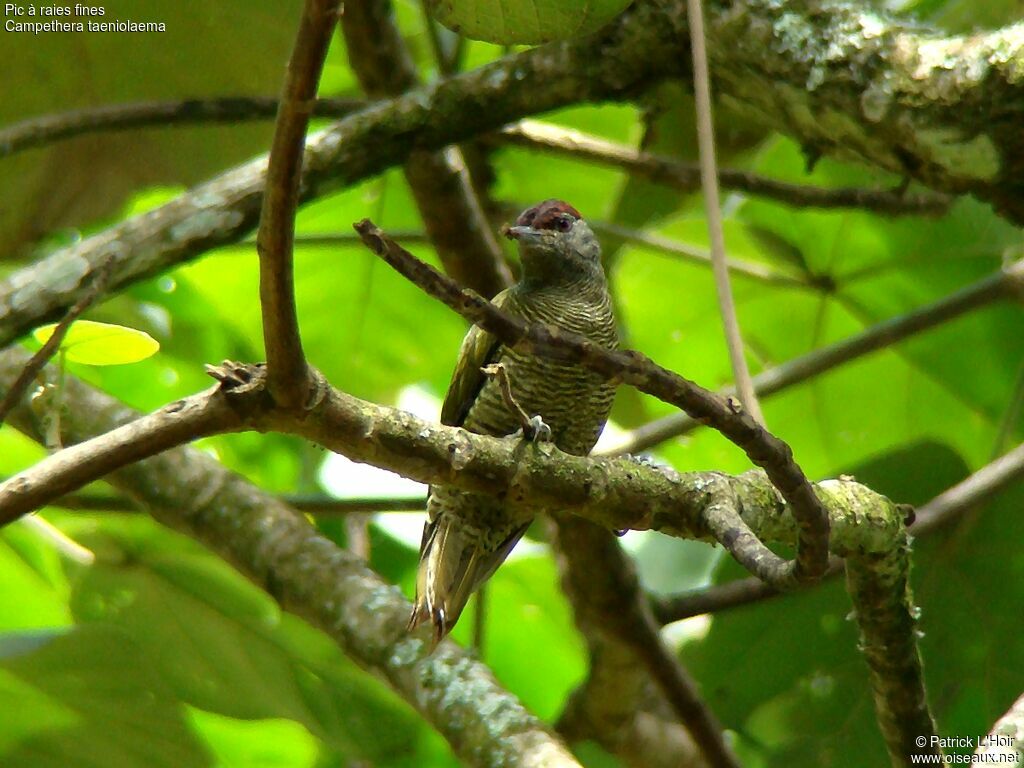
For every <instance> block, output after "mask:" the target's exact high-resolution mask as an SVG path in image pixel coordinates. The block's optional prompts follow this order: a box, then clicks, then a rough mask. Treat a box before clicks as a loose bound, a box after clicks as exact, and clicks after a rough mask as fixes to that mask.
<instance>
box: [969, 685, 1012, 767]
mask: <svg viewBox="0 0 1024 768" xmlns="http://www.w3.org/2000/svg"><path fill="white" fill-rule="evenodd" d="M974 754H975V755H979V756H981V755H985V756H986V757H985V758H982V759H980V760H978V762H979V763H981V762H990V763H1003V764H1005V765H1020V764H1021V763H1022V762H1024V695H1022V696H1021V697H1020V698H1019V699H1017V701H1015V702H1014V703H1013V706H1012V707H1010V709H1009V710H1008V711H1007V712H1006V714H1005V715H1003V716H1002V717H1000V718H999V719H998V720H997V721H996V724H995V725H994V726H992V730H991V731H989V733H988V735H987V736H986V738H985V741H984V742H983V743H982V744H979V745H978V748H977V749H976V750H975V752H974ZM989 756H990V757H989Z"/></svg>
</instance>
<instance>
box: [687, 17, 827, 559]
mask: <svg viewBox="0 0 1024 768" xmlns="http://www.w3.org/2000/svg"><path fill="white" fill-rule="evenodd" d="M686 16H687V18H688V19H689V21H690V50H691V52H692V54H693V92H694V101H695V103H696V107H697V146H698V148H699V153H700V183H701V188H702V189H703V190H704V216H705V218H706V219H707V225H708V242H709V243H710V244H711V271H712V273H714V276H715V293H716V294H717V295H718V311H719V313H720V314H721V316H722V329H723V331H724V332H725V346H726V349H727V350H728V351H729V364H730V365H731V366H732V377H733V380H734V381H735V382H736V394H737V395H738V396H739V399H740V402H741V403H742V404H743V407H744V408H746V409H747V411H749V412H750V415H751V416H752V417H753V418H754V421H756V422H758V423H759V424H761V425H764V424H765V421H764V414H763V413H762V412H761V404H760V403H759V402H758V400H757V393H756V392H755V391H754V385H753V383H752V382H751V380H750V368H749V367H748V366H747V356H746V350H745V349H744V347H743V336H742V334H741V332H740V321H739V318H737V317H736V303H735V301H733V297H732V286H731V285H730V282H729V268H728V266H726V262H725V234H724V232H723V231H722V209H721V208H720V207H719V194H718V163H717V162H716V161H715V129H714V124H713V120H712V118H711V76H710V75H709V74H708V56H707V44H706V42H705V40H704V6H703V5H702V3H701V0H686ZM819 575H820V574H819Z"/></svg>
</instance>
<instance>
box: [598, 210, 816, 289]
mask: <svg viewBox="0 0 1024 768" xmlns="http://www.w3.org/2000/svg"><path fill="white" fill-rule="evenodd" d="M592 226H593V229H594V231H595V232H596V233H598V234H599V235H600V234H608V235H611V236H613V237H617V238H619V239H621V240H624V241H625V242H627V243H630V244H632V245H639V246H641V247H644V248H650V249H652V250H655V251H661V252H662V253H665V254H668V255H670V256H675V257H677V258H679V259H682V260H683V261H688V262H690V263H692V264H701V265H705V266H711V252H710V251H708V250H706V249H704V248H698V247H697V246H693V245H688V244H683V243H680V242H679V241H677V240H672V239H670V238H667V237H663V236H661V235H655V234H651V233H649V232H642V231H640V230H636V229H630V228H628V227H622V226H619V225H618V224H606V223H603V222H596V223H594V224H593V225H592ZM725 263H726V266H727V267H728V268H729V271H730V272H733V273H735V274H737V275H743V276H744V277H749V278H751V279H753V280H757V281H758V282H761V283H765V284H767V285H776V286H783V287H786V288H804V289H806V288H813V287H815V286H814V284H813V283H812V282H809V281H808V280H805V279H801V278H799V277H794V276H792V275H787V274H786V273H784V272H779V271H777V270H774V269H772V268H771V267H769V266H767V265H765V264H758V263H757V262H754V261H746V260H744V259H736V258H728V257H727V258H726V260H725Z"/></svg>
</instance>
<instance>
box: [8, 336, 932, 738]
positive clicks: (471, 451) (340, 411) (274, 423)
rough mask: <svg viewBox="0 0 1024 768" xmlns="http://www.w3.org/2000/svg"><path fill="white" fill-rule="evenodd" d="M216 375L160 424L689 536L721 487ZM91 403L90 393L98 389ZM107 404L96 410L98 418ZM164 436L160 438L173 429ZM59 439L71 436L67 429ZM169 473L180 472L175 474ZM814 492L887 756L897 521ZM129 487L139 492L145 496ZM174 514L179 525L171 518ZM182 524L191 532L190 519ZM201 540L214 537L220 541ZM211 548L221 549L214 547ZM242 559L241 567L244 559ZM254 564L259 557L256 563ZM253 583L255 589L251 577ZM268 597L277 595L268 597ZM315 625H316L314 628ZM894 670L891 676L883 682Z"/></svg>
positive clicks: (910, 657) (767, 496) (906, 602)
mask: <svg viewBox="0 0 1024 768" xmlns="http://www.w3.org/2000/svg"><path fill="white" fill-rule="evenodd" d="M24 358H25V355H24V354H22V353H21V352H20V351H19V350H8V351H7V352H5V353H3V354H2V355H0V384H4V383H5V382H6V381H9V380H12V379H13V378H14V374H13V373H11V371H14V370H20V369H21V366H22V365H23V364H24ZM4 363H6V365H4ZM218 374H219V375H220V377H221V378H222V380H223V381H224V382H225V383H224V384H222V386H221V388H220V389H219V390H215V391H213V392H208V393H204V394H201V395H197V396H195V397H193V398H188V399H187V400H185V401H182V402H181V403H180V405H179V406H178V407H177V409H176V410H177V411H179V412H182V413H185V414H186V418H184V419H181V420H178V421H173V420H172V421H170V424H172V425H173V424H196V423H201V424H205V423H207V421H206V419H212V418H213V415H217V416H218V417H219V418H223V420H224V421H223V423H225V424H226V428H230V429H239V428H242V427H241V426H240V425H244V426H245V427H248V428H254V429H259V430H261V431H262V430H268V429H272V430H276V431H282V432H290V433H292V434H298V435H301V436H303V437H306V438H307V439H310V440H312V441H314V442H317V443H319V444H320V445H323V446H324V447H327V448H330V449H332V450H336V451H338V452H339V453H342V454H344V455H346V456H348V457H349V458H350V459H353V460H355V461H362V462H368V463H373V464H374V465H376V466H379V467H383V468H385V469H391V470H394V471H398V472H401V473H402V474H404V475H405V476H407V477H410V478H412V479H415V480H419V481H421V482H431V483H441V484H447V485H452V486H454V487H457V488H460V489H462V490H468V491H477V492H482V493H490V494H493V495H497V496H499V497H500V498H503V499H504V500H505V501H506V503H509V504H513V505H517V504H523V505H527V506H530V507H532V508H536V507H552V508H559V509H563V510H565V511H566V512H568V513H571V514H577V515H585V516H586V517H587V519H589V520H590V521H592V522H594V523H597V524H598V525H602V526H604V527H606V528H609V529H615V530H620V529H626V528H637V529H643V528H652V529H657V530H662V531H664V532H666V533H670V534H673V535H681V536H685V537H690V538H701V537H706V535H707V529H706V528H705V526H704V522H703V520H704V517H705V514H706V510H707V507H708V506H709V505H710V504H711V503H713V501H714V499H713V497H712V496H711V495H710V494H707V493H706V492H705V490H706V488H707V487H708V485H709V484H713V483H716V482H720V481H721V480H722V479H723V476H722V475H719V474H717V473H689V474H687V475H680V474H677V473H675V472H673V471H669V472H663V471H659V470H657V469H654V468H650V467H646V466H643V465H641V464H637V463H635V462H634V461H630V460H628V459H591V458H585V457H579V456H572V455H569V454H564V453H561V452H560V451H558V450H557V449H556V448H554V446H551V445H548V444H543V445H542V446H535V445H533V444H527V445H524V444H523V443H522V442H521V441H518V440H515V439H498V438H493V437H489V436H486V435H477V434H474V433H470V432H466V431H465V430H462V429H459V428H454V427H444V426H441V425H433V424H430V423H428V422H425V421H422V420H420V419H417V418H415V417H414V416H412V415H411V414H408V413H405V412H402V411H397V410H395V409H390V408H384V407H382V406H376V405H373V404H371V403H367V402H364V401H360V400H358V399H357V398H354V397H351V396H349V395H346V394H344V393H341V392H338V391H337V390H333V389H331V388H330V387H329V386H328V385H327V384H326V382H324V381H322V380H318V383H317V392H318V396H317V397H316V398H315V399H314V401H313V404H312V405H311V407H310V408H309V410H308V411H306V412H303V413H302V414H301V417H300V416H299V415H296V414H295V413H294V412H292V411H286V410H282V409H280V408H275V407H274V406H273V403H272V402H271V400H270V399H269V397H268V396H267V394H266V392H265V389H264V387H263V379H262V369H260V368H258V367H253V368H244V367H240V366H235V365H230V366H226V367H224V368H222V369H219V371H218ZM68 386H69V388H70V390H71V392H72V394H75V393H79V394H80V392H81V391H82V390H84V387H82V385H80V384H78V383H77V382H75V381H74V380H69V385H68ZM93 397H95V398H100V396H99V395H94V396H93ZM107 401H109V398H107ZM69 402H71V401H69ZM112 407H114V406H112V405H109V404H108V405H107V406H106V408H107V410H109V409H110V408H112ZM80 409H86V413H79V412H78V411H79V410H80ZM90 409H93V410H96V411H97V413H95V414H94V413H93V412H92V410H90ZM225 409H228V410H233V412H234V414H235V415H234V418H228V417H227V416H226V415H225V416H220V415H221V414H225V413H226V412H227V411H226V410H225ZM100 411H101V407H100V406H99V405H94V404H89V403H84V404H83V403H81V402H76V403H75V404H74V406H73V409H72V413H71V416H73V417H75V418H77V419H79V420H81V419H86V418H92V419H95V418H98V417H99V415H100ZM27 412H29V411H28V409H27V407H26V406H24V404H22V406H21V407H20V408H19V409H18V413H21V414H22V415H21V416H20V419H21V421H20V422H19V421H15V423H16V425H17V426H18V427H19V428H20V429H27V430H29V431H32V427H33V425H32V424H31V418H30V417H28V418H26V416H25V415H24V414H25V413H27ZM122 412H123V409H122ZM127 420H128V419H127V418H124V419H121V421H127ZM161 421H168V414H166V413H165V412H157V413H156V414H154V415H151V416H148V417H143V418H141V419H138V420H136V421H135V422H133V423H132V425H131V426H130V427H126V429H135V430H137V432H138V434H141V435H150V436H152V435H154V434H155V433H157V430H156V425H157V424H158V423H159V422H161ZM164 429H167V430H168V431H170V430H172V429H173V426H167V427H164ZM95 433H102V429H98V428H97V429H92V430H91V431H90V432H89V434H95ZM112 434H113V435H115V436H117V437H116V438H108V437H105V436H103V435H102V434H101V436H100V437H98V438H95V439H93V440H91V441H89V442H85V443H82V444H80V445H78V446H76V447H75V448H73V449H69V450H71V451H74V453H71V454H69V453H68V451H62V452H60V453H58V454H54V455H53V456H50V457H48V458H46V459H43V460H42V461H40V462H39V463H38V464H36V465H35V466H33V467H31V468H30V469H28V470H26V471H25V472H24V473H22V474H21V475H19V476H17V477H15V478H13V479H11V480H9V481H7V482H6V483H4V484H3V485H0V518H2V519H4V520H10V519H13V518H14V517H16V516H17V515H18V514H21V513H24V512H27V511H30V509H31V508H33V507H32V505H33V504H42V503H45V502H46V501H47V500H48V498H53V497H55V496H57V495H60V494H62V493H65V492H67V491H69V490H73V489H74V488H76V487H79V486H80V485H82V484H84V483H85V482H88V481H89V480H92V479H95V478H97V477H99V476H100V474H101V473H103V472H105V471H109V469H110V468H111V467H112V466H114V465H115V464H116V462H117V461H120V462H121V463H124V462H128V461H132V460H133V459H134V458H135V456H136V455H137V454H133V455H127V454H126V453H125V445H126V442H125V439H124V437H125V433H124V432H122V431H120V430H116V431H114V432H113V433H112ZM188 435H189V433H188V430H187V429H183V430H182V431H181V433H180V434H179V438H180V439H187V437H188ZM70 437H71V439H76V438H75V433H74V432H73V431H72V434H71V435H70ZM170 442H171V441H170V440H169V439H164V440H163V441H162V442H161V443H160V447H167V446H168V445H169V444H170ZM145 445H152V443H151V442H147V443H144V446H143V448H144V449H145ZM62 454H63V456H62ZM68 456H71V457H72V458H73V460H69V459H68V458H67V457H68ZM150 461H154V460H153V459H150ZM144 464H146V462H143V463H141V464H139V463H136V464H133V465H131V466H129V467H127V468H125V469H122V470H119V472H120V473H124V474H131V473H133V472H138V471H139V470H137V469H136V468H137V467H139V466H143V465H144ZM178 471H179V472H184V470H183V469H181V468H180V467H179V468H178ZM183 477H184V475H183ZM68 478H71V479H68ZM186 479H187V478H186ZM147 482H148V480H147ZM727 482H728V483H729V484H730V485H731V487H732V489H733V491H734V492H735V494H736V497H737V499H738V501H739V504H740V510H741V514H742V518H743V521H744V523H745V524H746V525H748V526H750V528H751V529H752V530H753V531H754V532H755V533H756V534H757V536H758V537H759V538H761V539H762V540H766V541H769V540H770V541H779V542H781V543H788V544H792V543H794V542H796V541H798V539H799V536H800V534H801V529H800V527H799V523H798V522H797V521H796V520H795V517H794V516H793V514H792V509H791V508H790V507H788V506H787V505H786V504H784V503H783V502H782V501H781V500H780V499H779V496H778V494H777V493H776V491H775V489H774V488H773V487H772V485H771V483H770V481H769V480H768V478H767V477H766V476H765V475H764V474H763V473H761V472H758V471H753V472H748V473H745V474H744V475H740V476H738V477H734V478H730V479H727ZM186 485H188V484H187V483H186ZM196 487H197V488H200V487H201V486H196ZM214 490H216V489H214ZM815 492H816V494H817V496H818V497H819V498H820V499H821V502H822V504H823V505H824V508H825V509H826V510H827V511H828V514H829V515H830V518H831V527H832V531H833V534H832V537H831V539H830V546H831V549H832V551H833V553H834V554H836V555H838V556H840V557H845V558H846V559H847V568H848V579H849V581H850V585H851V596H852V598H853V601H854V606H855V609H856V611H857V615H858V618H859V619H861V620H862V621H863V623H862V642H863V644H864V645H865V647H866V648H868V649H869V651H868V653H867V657H868V662H869V666H870V669H871V674H872V676H873V680H874V685H875V691H876V699H877V706H878V709H879V713H880V718H881V719H882V725H883V732H884V733H885V734H886V736H887V741H888V743H889V745H890V749H891V750H893V751H894V753H896V752H895V751H896V750H898V749H902V748H904V747H905V746H906V738H907V731H906V730H905V729H908V728H909V729H913V728H917V729H918V730H916V731H914V733H915V734H916V735H922V734H923V735H926V736H927V735H928V733H931V731H925V730H920V728H921V727H922V726H923V724H924V722H925V720H926V719H927V710H926V709H925V710H922V709H921V707H922V706H923V702H924V694H923V683H922V680H921V677H920V661H919V659H917V656H916V644H915V640H914V637H913V633H912V631H911V632H910V636H909V638H907V637H904V636H903V635H902V634H901V633H902V632H903V630H907V629H910V630H912V628H913V623H914V619H913V611H912V608H911V603H910V596H909V593H908V592H907V590H906V570H907V568H908V567H909V555H908V548H907V540H906V535H905V533H904V528H903V514H902V511H901V510H900V508H899V507H898V506H897V505H894V504H893V503H892V502H890V501H889V500H888V499H885V498H884V497H881V496H878V495H877V494H874V493H872V492H871V491H870V490H869V489H867V488H865V487H863V486H860V485H858V484H857V483H854V482H852V481H841V480H840V481H829V482H826V483H820V484H818V485H817V486H816V488H815ZM136 493H137V495H141V496H143V497H145V493H141V492H138V491H136ZM189 494H190V496H189V498H188V503H187V504H186V503H182V508H183V509H193V508H194V505H195V504H197V503H198V504H199V507H198V513H197V514H199V515H200V516H201V517H202V515H203V514H204V512H205V510H207V509H208V507H209V502H208V500H206V499H203V498H202V496H203V493H202V492H201V491H199V492H197V491H194V490H189ZM197 496H198V497H199V501H198V502H197ZM29 499H31V501H29ZM233 503H236V504H242V505H243V508H245V509H249V507H248V506H246V505H245V503H244V502H243V501H242V500H238V499H236V500H234V502H233ZM260 503H261V504H264V503H265V502H263V501H261V502H260ZM217 513H218V518H217V522H218V525H223V526H224V528H223V529H220V528H218V536H225V537H226V538H225V541H227V542H230V541H232V540H233V537H237V535H238V531H239V530H240V528H239V525H240V523H239V520H238V519H237V517H236V516H237V514H238V511H237V510H234V509H232V508H231V506H230V505H229V506H227V507H224V508H221V507H218V508H217ZM175 514H183V513H175ZM184 514H187V513H184ZM221 516H222V517H223V519H222V518H221ZM175 519H176V520H177V522H178V523H179V524H181V522H182V521H181V519H180V518H175ZM186 520H188V521H189V524H192V521H191V520H190V518H186ZM254 525H255V523H254ZM256 530H258V531H259V530H265V526H261V525H256ZM201 538H203V539H204V540H207V541H210V538H211V537H210V535H208V534H204V536H201ZM212 539H213V541H217V537H212ZM251 543H252V542H248V543H247V544H246V549H245V552H246V553H247V557H251V556H253V554H252V552H250V550H249V549H248V544H251ZM220 544H221V546H220V549H221V550H223V548H224V543H223V542H220ZM261 546H262V545H261ZM254 552H255V553H256V555H255V556H257V557H262V555H260V554H259V553H261V552H262V549H260V548H257V549H256V550H254ZM285 554H286V555H287V557H288V558H291V557H292V556H293V555H294V552H293V551H292V550H291V549H290V548H289V547H286V548H285ZM233 556H234V555H233ZM282 556H284V555H282ZM242 562H243V563H246V562H250V560H248V559H246V558H242ZM257 562H259V563H262V562H264V561H263V560H262V559H259V560H257ZM250 567H251V566H250ZM294 567H296V568H298V569H299V570H300V571H301V572H302V574H301V575H302V577H303V578H302V579H299V578H298V577H297V576H296V581H295V583H296V584H297V585H300V588H301V589H303V590H305V591H303V592H302V595H306V596H310V597H312V595H311V594H310V593H309V591H308V590H309V589H310V587H308V586H301V585H302V584H303V583H304V582H303V579H311V580H313V582H314V583H315V577H316V573H318V572H317V571H315V570H314V571H311V572H306V571H305V570H304V569H303V566H294ZM320 573H322V572H320ZM258 583H264V582H262V581H259V580H258ZM271 591H272V592H273V593H275V594H277V593H276V592H274V590H273V589H272V590H271ZM314 591H315V590H314ZM318 597H320V596H319V595H318ZM286 604H287V601H286ZM330 605H336V603H331V604H330ZM403 605H404V604H403ZM303 606H304V607H305V608H306V609H307V610H308V608H309V606H308V605H306V604H305V603H303ZM328 607H329V606H328ZM303 615H306V614H303ZM396 615H397V614H396ZM403 617H404V614H403ZM314 623H316V625H317V626H322V625H321V624H320V623H318V621H314ZM416 642H420V641H416ZM883 647H891V648H893V649H895V651H894V655H893V656H892V657H890V656H888V655H885V654H881V652H880V651H879V649H881V648H883ZM417 649H418V650H419V651H422V650H425V645H422V644H421V645H419V646H417ZM357 655H358V654H357ZM893 675H896V676H897V677H896V678H893ZM428 716H431V718H432V721H433V720H434V718H436V717H437V715H436V713H435V714H434V715H428Z"/></svg>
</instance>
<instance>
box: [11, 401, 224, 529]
mask: <svg viewBox="0 0 1024 768" xmlns="http://www.w3.org/2000/svg"><path fill="white" fill-rule="evenodd" d="M240 424H241V421H240V418H239V415H238V414H237V413H235V412H234V411H233V410H231V408H230V407H229V406H228V405H227V404H226V403H225V402H224V400H223V398H218V397H217V391H216V389H214V390H209V391H207V392H205V393H202V394H199V395H194V396H193V397H190V398H187V399H185V400H178V401H176V402H173V403H171V404H170V405H166V406H164V407H163V408H161V409H160V410H159V411H156V412H154V413H151V414H148V415H147V416H145V417H143V418H140V419H138V420H137V421H133V422H131V423H129V424H125V425H124V426H122V427H118V428H117V429H114V430H111V431H110V432H107V433H105V434H103V435H101V436H100V437H97V438H94V439H92V440H90V441H88V442H85V443H78V444H77V445H71V446H69V447H67V448H64V449H62V450H60V451H58V452H57V453H54V454H52V455H50V456H48V457H47V458H46V459H43V460H42V461H39V462H37V463H36V464H34V465H33V466H31V467H29V468H28V469H27V470H25V471H24V472H21V473H20V474H18V475H15V476H14V477H13V478H10V479H8V480H6V481H4V482H3V483H0V526H3V525H6V524H7V523H10V522H12V521H13V520H16V519H17V518H19V517H20V516H21V515H23V514H26V513H28V512H31V511H33V510H36V509H39V508H40V507H42V506H44V505H45V504H48V503H49V502H50V501H51V500H52V499H56V498H59V497H61V496H63V495H64V494H66V493H70V492H72V491H76V490H78V489H79V488H81V487H82V486H83V485H85V484H86V483H89V482H91V481H93V480H97V479H99V478H101V477H104V476H105V475H108V474H109V473H111V472H113V471H115V470H117V469H120V468H121V467H124V466H125V465H126V464H133V463H135V462H138V461H141V460H142V459H145V458H147V457H149V456H154V455H156V454H158V453H161V452H162V451H166V450H168V449H170V448H174V447H175V446H179V445H182V444H184V443H188V442H191V441H192V440H196V439H198V438H200V437H207V436H209V435H215V434H220V433H222V432H230V431H232V430H234V429H238V428H239V426H240Z"/></svg>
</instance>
